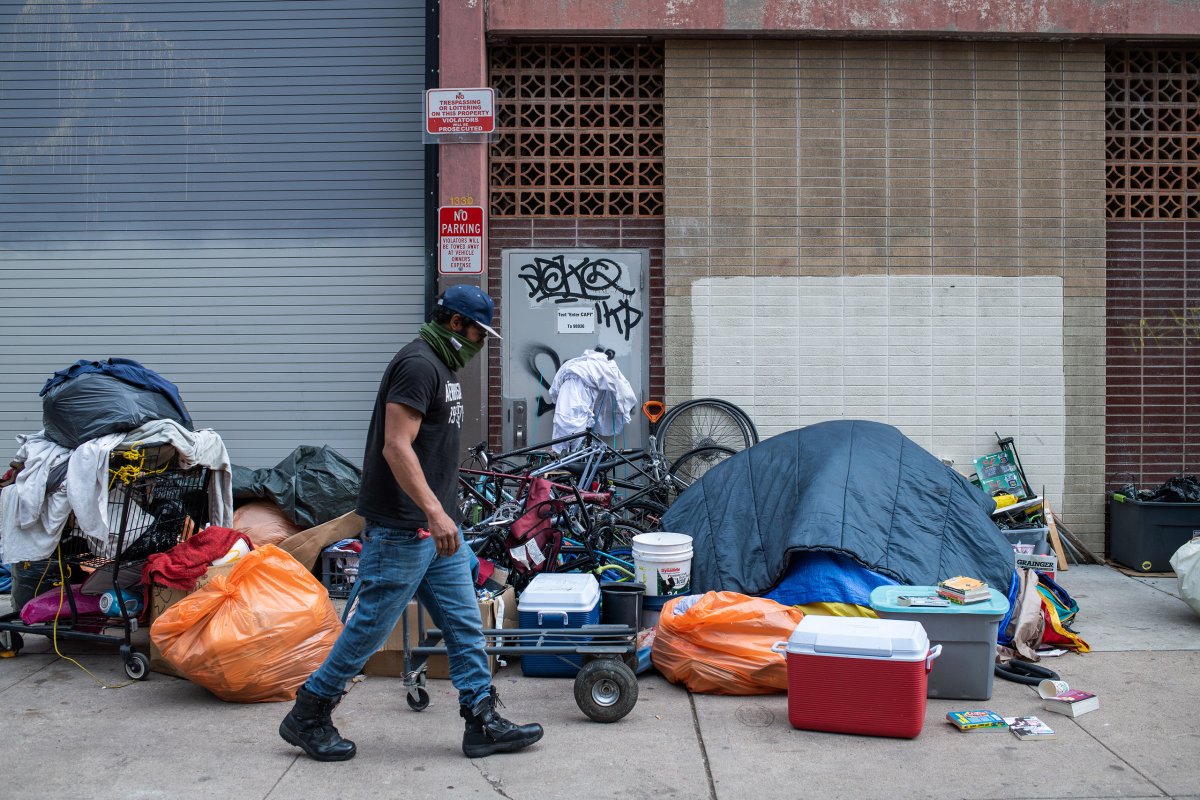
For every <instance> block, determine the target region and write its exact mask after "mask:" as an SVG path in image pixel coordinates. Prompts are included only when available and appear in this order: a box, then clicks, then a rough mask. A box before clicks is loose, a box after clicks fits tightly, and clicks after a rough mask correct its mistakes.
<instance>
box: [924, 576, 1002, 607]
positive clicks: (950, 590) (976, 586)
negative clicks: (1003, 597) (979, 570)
mask: <svg viewBox="0 0 1200 800" xmlns="http://www.w3.org/2000/svg"><path fill="white" fill-rule="evenodd" d="M937 592H938V596H939V597H944V598H946V599H947V600H949V601H950V602H951V603H958V604H959V605H967V604H970V603H982V602H984V601H987V600H990V599H991V598H992V593H991V592H990V591H989V590H988V585H987V584H986V583H984V582H983V581H981V580H977V579H975V578H967V577H964V576H962V575H959V576H957V577H954V578H947V579H946V580H944V581H942V582H941V583H939V584H938V587H937Z"/></svg>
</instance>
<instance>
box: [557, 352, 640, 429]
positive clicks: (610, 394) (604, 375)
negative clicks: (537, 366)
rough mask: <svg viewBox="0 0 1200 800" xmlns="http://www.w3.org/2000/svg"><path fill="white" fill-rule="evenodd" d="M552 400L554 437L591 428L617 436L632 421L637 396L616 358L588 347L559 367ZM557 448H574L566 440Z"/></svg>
mask: <svg viewBox="0 0 1200 800" xmlns="http://www.w3.org/2000/svg"><path fill="white" fill-rule="evenodd" d="M550 400H551V402H553V403H554V438H555V439H559V438H562V437H564V436H571V435H573V434H576V433H581V432H583V431H585V430H587V429H588V428H592V429H593V430H595V432H596V433H598V434H599V435H601V436H614V435H616V434H618V433H620V432H621V431H622V430H623V429H624V427H625V424H626V423H627V422H629V412H630V411H631V410H632V409H633V407H634V405H635V404H636V403H637V395H635V394H634V392H633V386H631V385H630V383H629V381H628V380H626V378H625V376H624V375H622V374H621V370H620V368H619V367H618V366H617V362H616V361H613V360H612V359H610V358H609V357H608V356H607V355H605V354H604V353H601V352H598V351H596V350H587V351H585V352H584V353H583V355H581V356H578V357H577V358H572V359H571V360H569V361H567V362H566V363H565V364H563V365H562V366H561V367H559V369H558V372H556V373H555V374H554V381H553V382H552V383H551V384H550ZM554 449H555V450H556V451H558V452H563V451H565V450H569V449H571V447H570V444H569V443H567V444H562V445H558V446H556V447H555V448H554Z"/></svg>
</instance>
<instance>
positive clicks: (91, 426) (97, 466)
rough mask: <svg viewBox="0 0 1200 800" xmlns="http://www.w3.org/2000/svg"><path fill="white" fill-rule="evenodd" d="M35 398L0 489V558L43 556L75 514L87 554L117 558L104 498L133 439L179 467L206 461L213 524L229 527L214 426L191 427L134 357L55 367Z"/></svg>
mask: <svg viewBox="0 0 1200 800" xmlns="http://www.w3.org/2000/svg"><path fill="white" fill-rule="evenodd" d="M41 396H42V398H43V406H42V409H43V416H42V422H43V425H44V428H43V430H41V431H39V432H37V433H31V434H22V435H20V436H18V437H17V442H18V445H19V447H18V449H17V452H16V456H15V458H14V459H13V462H12V463H13V468H12V469H11V470H10V472H9V473H8V475H7V476H6V477H7V481H6V482H7V483H8V485H5V486H4V488H3V489H0V563H5V564H13V563H18V562H24V561H40V560H43V559H47V558H49V557H50V556H51V555H52V554H53V553H54V551H55V549H56V548H57V546H58V544H59V541H60V540H61V539H62V537H63V535H64V532H68V531H67V530H66V529H67V523H68V520H70V519H72V516H73V519H74V524H75V528H76V529H77V531H75V532H77V533H78V534H79V535H81V536H83V537H84V538H85V539H87V541H88V543H89V545H90V549H91V552H92V553H94V554H95V555H98V556H104V557H108V558H111V557H114V556H115V555H116V553H115V552H113V550H114V546H115V533H116V531H115V530H114V528H115V527H116V526H117V525H118V524H119V521H118V520H111V519H109V516H110V515H109V505H110V504H109V499H110V491H120V484H119V482H118V483H116V488H115V489H114V488H112V487H113V486H114V481H113V476H112V474H111V473H110V463H109V459H110V456H111V455H112V453H113V452H114V451H118V450H122V449H126V448H128V447H132V446H135V445H136V446H137V447H138V448H150V447H156V446H162V445H169V446H170V447H172V448H174V451H175V453H176V454H177V462H176V466H177V467H178V468H179V469H183V470H186V469H190V468H192V467H195V466H203V467H207V468H208V469H209V470H210V471H211V476H212V477H211V480H210V481H209V487H208V495H209V513H210V517H211V519H210V521H211V522H212V524H214V525H219V526H224V527H228V526H229V525H231V523H232V520H233V499H232V492H231V468H230V463H229V454H228V453H227V452H226V449H225V444H224V442H223V441H222V440H221V437H220V436H219V435H218V434H217V433H216V432H215V431H213V430H207V429H206V430H198V431H197V430H194V429H193V426H192V419H191V416H190V415H189V414H188V412H187V409H186V408H185V407H184V405H183V401H182V399H181V398H180V396H179V391H178V389H177V388H176V387H175V385H174V384H172V383H171V382H170V381H167V380H166V379H165V378H163V377H162V376H160V375H158V374H157V373H155V372H154V371H153V370H150V369H148V368H146V367H143V366H142V365H141V364H139V363H137V362H136V361H132V360H130V359H121V358H113V359H109V360H107V361H102V362H101V361H79V362H76V363H75V364H73V365H72V366H70V367H68V368H66V369H64V370H60V371H59V372H56V373H55V374H54V376H53V377H51V378H50V379H49V380H48V381H47V382H46V385H45V386H44V387H43V388H42V391H41ZM140 527H141V526H131V530H140ZM132 544H133V540H129V541H126V542H125V546H126V547H128V546H130V545H132Z"/></svg>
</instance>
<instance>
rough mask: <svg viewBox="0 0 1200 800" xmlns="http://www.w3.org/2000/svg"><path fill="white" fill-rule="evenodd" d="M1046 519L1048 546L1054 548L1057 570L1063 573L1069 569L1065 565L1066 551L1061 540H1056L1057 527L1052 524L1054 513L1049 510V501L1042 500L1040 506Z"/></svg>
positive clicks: (1067, 565)
mask: <svg viewBox="0 0 1200 800" xmlns="http://www.w3.org/2000/svg"><path fill="white" fill-rule="evenodd" d="M1042 508H1043V510H1044V514H1045V517H1046V527H1047V528H1049V529H1050V534H1049V535H1050V544H1051V546H1052V547H1053V548H1054V554H1055V555H1056V556H1058V568H1059V569H1060V570H1062V571H1063V572H1066V571H1067V570H1068V569H1070V565H1069V564H1067V551H1066V550H1064V549H1063V545H1062V539H1059V538H1058V526H1057V525H1056V524H1054V512H1053V511H1052V510H1051V509H1050V501H1049V500H1044V505H1043V506H1042Z"/></svg>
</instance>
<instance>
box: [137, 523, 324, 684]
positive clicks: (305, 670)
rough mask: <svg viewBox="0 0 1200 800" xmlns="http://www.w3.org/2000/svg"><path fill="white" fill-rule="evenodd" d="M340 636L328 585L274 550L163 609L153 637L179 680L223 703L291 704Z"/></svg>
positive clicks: (264, 551)
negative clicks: (188, 682)
mask: <svg viewBox="0 0 1200 800" xmlns="http://www.w3.org/2000/svg"><path fill="white" fill-rule="evenodd" d="M341 630H342V624H341V622H340V621H339V620H338V615H337V612H336V611H335V610H334V608H333V603H331V602H330V601H329V594H328V592H326V590H325V587H324V586H322V585H321V584H320V582H319V581H317V579H316V578H314V577H313V576H312V574H310V573H309V572H308V570H306V569H305V568H304V567H303V566H301V565H300V563H299V562H298V561H296V559H294V558H292V557H291V556H290V555H288V554H287V553H285V552H284V551H283V550H280V549H279V548H278V547H276V546H274V545H267V546H266V547H262V548H260V549H258V550H254V551H253V552H251V553H250V554H249V555H246V556H243V557H242V558H241V559H240V560H239V561H238V562H237V563H236V565H235V566H234V567H233V569H232V570H230V572H229V574H228V575H218V576H217V577H215V578H213V579H212V581H210V582H209V583H208V584H207V585H206V586H204V587H203V588H201V589H197V590H196V591H195V592H192V593H191V594H189V595H188V596H187V597H185V598H183V599H182V600H180V601H178V602H176V603H175V604H174V605H173V606H171V607H170V608H168V609H167V610H166V611H164V612H163V613H162V615H161V616H160V617H159V618H158V619H156V620H155V621H154V624H153V625H151V626H150V638H151V639H152V640H153V641H154V644H156V645H157V646H158V649H159V650H160V651H161V652H162V655H163V658H165V659H166V660H167V661H168V662H170V664H171V666H172V667H174V668H175V669H176V671H178V673H179V674H180V675H182V676H183V677H185V678H187V679H188V680H190V681H192V682H193V683H198V684H200V685H201V686H203V687H204V688H206V689H208V690H209V691H210V692H212V693H213V694H215V695H216V696H217V697H219V698H221V699H222V700H228V701H230V702H235V703H265V702H271V701H277V700H293V699H295V697H296V690H297V689H299V688H300V685H301V684H303V683H304V681H305V680H307V679H308V676H309V675H311V674H312V673H313V671H315V670H316V669H317V667H319V666H321V663H322V662H323V661H324V660H325V657H326V656H327V655H329V650H330V648H332V647H333V643H334V641H335V640H336V639H337V637H338V634H339V633H340V632H341Z"/></svg>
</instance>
